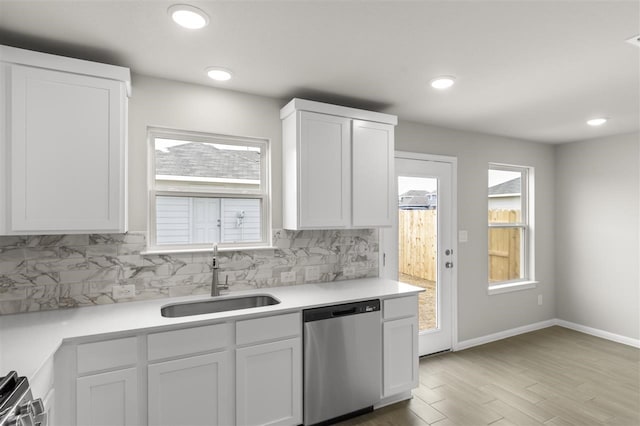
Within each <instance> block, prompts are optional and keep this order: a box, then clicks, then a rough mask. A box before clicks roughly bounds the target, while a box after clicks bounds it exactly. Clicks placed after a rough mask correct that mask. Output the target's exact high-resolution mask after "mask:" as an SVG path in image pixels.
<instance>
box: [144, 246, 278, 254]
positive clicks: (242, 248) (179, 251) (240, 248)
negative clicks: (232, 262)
mask: <svg viewBox="0 0 640 426" xmlns="http://www.w3.org/2000/svg"><path fill="white" fill-rule="evenodd" d="M277 248H278V247H275V246H237V247H218V252H225V251H246V250H252V251H253V250H275V249H277ZM183 253H213V247H211V248H185V249H178V248H175V249H173V248H166V249H164V248H162V249H160V248H149V249H147V250H143V251H141V252H140V254H141V255H143V256H144V255H154V254H183Z"/></svg>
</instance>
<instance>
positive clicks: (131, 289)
mask: <svg viewBox="0 0 640 426" xmlns="http://www.w3.org/2000/svg"><path fill="white" fill-rule="evenodd" d="M111 291H112V294H113V298H114V299H115V300H118V299H129V298H132V297H134V296H135V295H136V286H135V285H133V284H128V285H114V286H113V287H111Z"/></svg>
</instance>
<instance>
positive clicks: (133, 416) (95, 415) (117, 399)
mask: <svg viewBox="0 0 640 426" xmlns="http://www.w3.org/2000/svg"><path fill="white" fill-rule="evenodd" d="M137 378H138V376H137V372H136V369H135V368H128V369H126V370H118V371H111V372H109V373H101V374H94V375H91V376H85V377H80V378H79V379H77V381H76V386H77V394H78V396H77V405H76V407H77V408H76V418H77V421H76V423H77V424H78V425H83V426H130V425H136V424H138V408H139V405H138V381H137V380H138V379H137Z"/></svg>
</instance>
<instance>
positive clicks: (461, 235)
mask: <svg viewBox="0 0 640 426" xmlns="http://www.w3.org/2000/svg"><path fill="white" fill-rule="evenodd" d="M467 241H469V233H468V232H467V231H458V242H460V243H466V242H467Z"/></svg>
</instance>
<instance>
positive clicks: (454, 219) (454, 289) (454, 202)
mask: <svg viewBox="0 0 640 426" xmlns="http://www.w3.org/2000/svg"><path fill="white" fill-rule="evenodd" d="M396 158H406V159H410V160H422V161H433V162H440V163H449V164H450V165H451V240H452V241H451V245H452V247H453V256H452V262H453V265H454V266H453V268H452V271H451V306H450V309H451V351H452V352H453V351H454V350H455V348H456V347H457V346H458V259H459V257H458V254H459V253H458V250H459V243H458V158H457V157H453V156H449V155H436V154H424V153H419V152H409V151H395V152H394V157H393V162H394V164H395V160H396ZM393 175H394V181H395V167H394V171H393ZM391 193H392V199H391V200H390V202H391V206H392V209H397V208H398V205H397V204H398V185H397V182H394V185H393V188H392V191H391ZM389 232H391V233H393V232H395V233H397V232H398V223H397V221H396V222H395V223H392V224H391V228H383V229H381V232H380V236H379V238H380V240H381V241H380V243H379V247H380V250H379V262H378V264H379V265H380V267H379V274H378V275H379V276H381V277H385V278H389V277H388V276H387V274H386V273H385V269H384V268H385V260H386V259H385V258H384V256H385V253H384V249H383V248H384V244H383V241H382V240H383V239H384V234H387V233H389ZM395 257H396V263H397V260H398V254H397V253H396V256H395ZM396 269H397V268H396ZM397 272H398V271H397V270H396V271H395V273H396V277H397ZM393 279H394V280H395V279H396V278H393Z"/></svg>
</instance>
